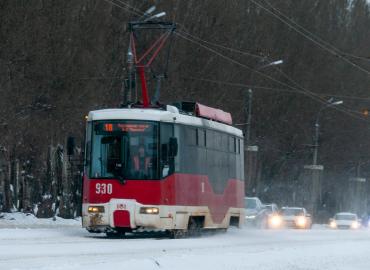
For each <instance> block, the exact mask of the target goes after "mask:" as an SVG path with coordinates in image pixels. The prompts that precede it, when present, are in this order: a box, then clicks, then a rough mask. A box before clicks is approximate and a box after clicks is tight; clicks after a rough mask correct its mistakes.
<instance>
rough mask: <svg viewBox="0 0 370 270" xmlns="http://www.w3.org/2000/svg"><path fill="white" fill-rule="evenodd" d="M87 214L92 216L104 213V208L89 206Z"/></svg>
mask: <svg viewBox="0 0 370 270" xmlns="http://www.w3.org/2000/svg"><path fill="white" fill-rule="evenodd" d="M87 212H89V213H91V214H96V213H104V206H89V208H88V209H87Z"/></svg>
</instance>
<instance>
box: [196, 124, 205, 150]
mask: <svg viewBox="0 0 370 270" xmlns="http://www.w3.org/2000/svg"><path fill="white" fill-rule="evenodd" d="M197 145H198V146H200V147H205V146H206V131H205V130H203V129H199V128H198V129H197Z"/></svg>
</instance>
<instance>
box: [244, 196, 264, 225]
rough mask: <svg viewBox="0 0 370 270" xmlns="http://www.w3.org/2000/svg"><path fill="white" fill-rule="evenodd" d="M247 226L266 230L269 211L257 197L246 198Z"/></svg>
mask: <svg viewBox="0 0 370 270" xmlns="http://www.w3.org/2000/svg"><path fill="white" fill-rule="evenodd" d="M244 204H245V205H244V207H245V224H246V225H247V226H252V227H256V228H266V226H267V219H268V211H267V210H266V208H264V205H263V203H262V202H261V201H260V199H258V198H257V197H245V198H244Z"/></svg>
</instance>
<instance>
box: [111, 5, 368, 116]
mask: <svg viewBox="0 0 370 270" xmlns="http://www.w3.org/2000/svg"><path fill="white" fill-rule="evenodd" d="M105 1H106V2H110V3H112V4H113V2H112V1H110V0H105ZM118 1H119V2H120V3H122V4H124V5H125V6H126V8H124V7H122V6H119V5H116V6H118V7H120V8H123V9H126V10H128V11H129V12H133V11H131V10H129V9H128V8H131V9H133V10H134V12H135V13H137V14H139V15H141V14H143V13H142V12H141V13H140V12H137V11H136V9H135V8H133V7H132V6H130V5H129V4H127V3H124V2H122V1H120V0H118ZM251 1H253V2H254V0H251ZM256 4H257V5H258V3H256ZM262 8H264V7H263V6H262ZM264 9H265V10H267V11H268V12H270V11H269V10H268V9H266V8H264ZM270 13H272V12H270ZM273 14H274V13H273ZM275 16H276V15H275ZM278 18H279V19H280V20H282V19H281V18H280V17H278ZM298 31H299V30H298ZM175 34H176V35H177V36H180V37H182V38H183V39H185V40H188V41H190V42H192V43H195V44H197V45H198V46H200V47H203V48H204V49H206V50H208V51H211V52H213V53H214V54H216V55H218V56H220V57H222V58H224V59H226V60H228V61H230V62H232V63H234V64H237V65H239V66H241V67H244V68H247V69H249V70H251V71H252V72H255V73H257V74H259V75H261V76H263V77H265V78H268V79H270V80H272V81H274V82H276V83H279V84H281V85H284V86H286V87H288V88H291V89H293V90H296V88H294V87H292V86H290V85H288V84H286V83H284V82H281V81H279V80H277V79H275V78H273V77H271V76H268V75H266V74H264V73H262V72H260V71H258V70H255V69H253V68H251V67H249V66H247V65H245V64H243V63H241V62H239V61H237V60H235V59H233V58H231V57H228V56H226V55H224V54H222V53H220V52H218V51H216V50H214V49H212V48H210V47H208V46H206V45H204V44H202V43H201V42H200V41H197V40H195V39H192V38H191V37H189V36H185V35H184V34H181V33H179V32H175ZM188 35H190V34H188ZM190 36H191V35H190ZM296 84H297V85H298V86H299V88H300V89H301V91H303V92H305V93H306V95H308V96H310V97H311V98H312V99H314V100H316V101H318V102H320V103H322V104H327V101H326V100H323V99H322V98H321V97H320V96H319V95H318V94H316V93H314V92H312V91H309V90H307V89H305V88H303V87H302V86H300V85H299V84H298V83H296ZM333 109H335V110H338V111H341V112H343V113H346V114H348V115H350V116H352V117H354V118H357V119H361V120H364V121H367V119H364V118H362V117H359V116H357V115H355V114H353V113H352V112H351V111H348V110H346V109H343V108H339V107H337V106H335V107H333Z"/></svg>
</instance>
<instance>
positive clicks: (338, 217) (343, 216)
mask: <svg viewBox="0 0 370 270" xmlns="http://www.w3.org/2000/svg"><path fill="white" fill-rule="evenodd" d="M334 218H335V219H336V220H356V216H355V215H348V214H336V215H335V217H334Z"/></svg>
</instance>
